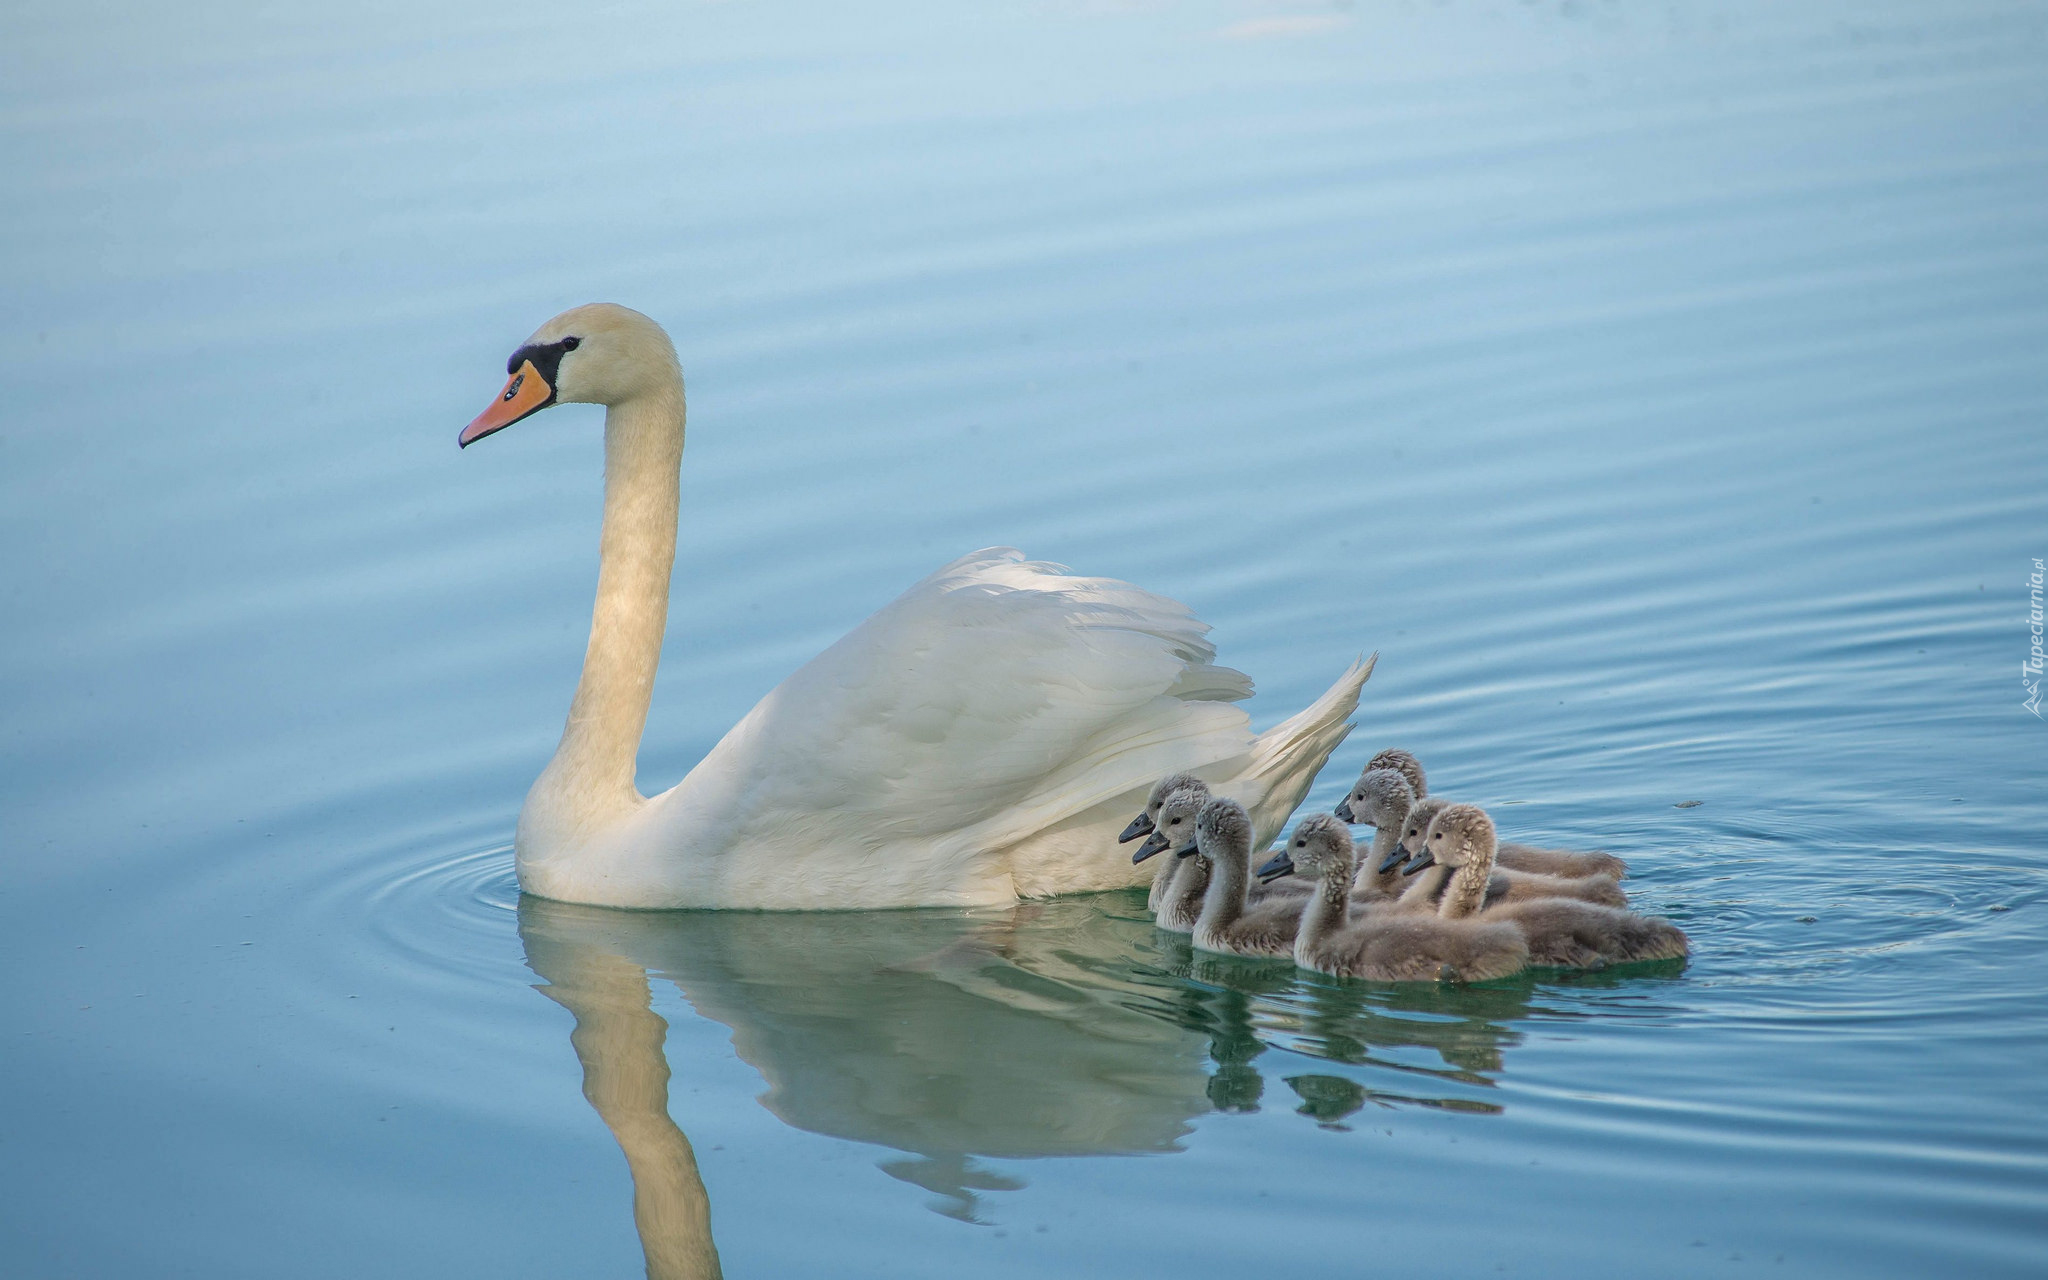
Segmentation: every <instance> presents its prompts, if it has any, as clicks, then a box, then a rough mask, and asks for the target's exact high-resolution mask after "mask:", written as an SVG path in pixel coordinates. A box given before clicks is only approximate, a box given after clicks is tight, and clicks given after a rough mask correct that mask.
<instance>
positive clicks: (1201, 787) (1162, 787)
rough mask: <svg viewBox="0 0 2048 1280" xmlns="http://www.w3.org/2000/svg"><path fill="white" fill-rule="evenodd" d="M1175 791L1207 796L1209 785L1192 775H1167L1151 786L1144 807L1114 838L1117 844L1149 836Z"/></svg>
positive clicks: (1157, 824)
mask: <svg viewBox="0 0 2048 1280" xmlns="http://www.w3.org/2000/svg"><path fill="white" fill-rule="evenodd" d="M1176 791H1193V792H1196V793H1198V794H1200V795H1203V796H1206V795H1208V794H1209V784H1208V783H1206V782H1204V781H1202V780H1201V779H1200V778H1197V777H1196V776H1195V775H1194V774H1192V773H1169V774H1167V775H1166V776H1165V777H1163V778H1161V779H1160V780H1159V781H1158V782H1156V783H1154V784H1153V786H1152V793H1151V794H1150V795H1148V796H1146V797H1145V807H1144V809H1143V810H1141V811H1140V812H1139V814H1138V816H1137V817H1135V818H1132V819H1131V825H1130V826H1128V827H1125V828H1124V831H1123V834H1122V835H1120V836H1118V837H1117V838H1116V842H1117V843H1118V844H1129V843H1130V842H1131V841H1133V840H1136V839H1137V838H1138V837H1139V836H1145V835H1150V834H1152V832H1153V831H1154V830H1155V829H1156V828H1157V827H1158V826H1159V811H1160V810H1161V809H1162V808H1164V807H1165V806H1166V798H1167V797H1168V796H1170V795H1172V794H1173V793H1174V792H1176Z"/></svg>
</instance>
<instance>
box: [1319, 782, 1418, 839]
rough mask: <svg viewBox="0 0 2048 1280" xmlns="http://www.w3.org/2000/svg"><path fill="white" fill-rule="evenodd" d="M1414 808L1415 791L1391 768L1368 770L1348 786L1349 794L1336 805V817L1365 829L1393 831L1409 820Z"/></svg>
mask: <svg viewBox="0 0 2048 1280" xmlns="http://www.w3.org/2000/svg"><path fill="white" fill-rule="evenodd" d="M1414 807H1415V792H1414V790H1413V789H1412V788H1410V787H1409V785H1408V779H1406V778H1404V777H1402V776H1401V774H1400V773H1399V772H1397V771H1395V770H1393V769H1367V770H1366V771H1365V772H1364V773H1361V774H1359V775H1358V781H1357V782H1355V783H1353V784H1352V785H1351V794H1350V795H1348V796H1346V797H1344V803H1342V804H1340V805H1338V806H1337V813H1336V817H1337V818H1338V819H1339V820H1340V821H1343V822H1356V823H1358V824H1359V825H1360V826H1366V827H1388V828H1391V829H1393V830H1395V831H1399V830H1400V829H1401V824H1402V823H1404V822H1406V821H1407V820H1408V811H1409V810H1410V809H1412V808H1414Z"/></svg>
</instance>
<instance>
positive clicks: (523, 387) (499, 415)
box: [455, 360, 555, 449]
mask: <svg viewBox="0 0 2048 1280" xmlns="http://www.w3.org/2000/svg"><path fill="white" fill-rule="evenodd" d="M554 402H555V389H554V388H553V387H551V386H549V385H548V380H547V379H546V378H543V377H541V376H540V370H538V369H536V368H534V367H533V361H531V360H526V361H522V362H521V363H520V365H519V371H518V372H517V373H515V374H513V375H512V377H511V379H510V380H508V381H507V382H506V383H505V389H504V390H503V391H501V392H499V393H498V398H497V399H496V400H493V401H491V407H490V408H488V409H486V410H484V411H483V412H482V413H480V414H478V415H476V419H475V421H473V422H471V423H470V424H469V425H468V426H466V427H464V428H463V429H462V434H461V435H459V436H457V437H455V443H456V444H457V445H459V446H461V447H462V448H465V449H467V448H468V447H469V446H471V445H473V444H475V443H476V442H477V441H479V440H481V439H483V438H484V437H485V436H487V435H489V434H491V432H493V431H503V430H504V429H505V428H506V427H509V426H511V425H512V424H513V423H515V422H517V421H519V420H520V419H521V418H524V417H527V416H529V415H531V414H536V413H539V412H540V411H541V410H542V409H545V408H547V407H548V406H549V405H551V404H553V403H554Z"/></svg>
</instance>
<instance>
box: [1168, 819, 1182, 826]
mask: <svg viewBox="0 0 2048 1280" xmlns="http://www.w3.org/2000/svg"><path fill="white" fill-rule="evenodd" d="M1166 825H1167V826H1169V827H1177V826H1179V825H1180V819H1179V818H1169V819H1168V820H1167V823H1166Z"/></svg>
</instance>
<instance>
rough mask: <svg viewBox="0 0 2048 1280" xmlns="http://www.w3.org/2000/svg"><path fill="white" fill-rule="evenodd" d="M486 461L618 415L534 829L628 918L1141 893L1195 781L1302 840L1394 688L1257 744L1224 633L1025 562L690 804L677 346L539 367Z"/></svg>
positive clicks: (773, 698) (605, 348) (645, 323)
mask: <svg viewBox="0 0 2048 1280" xmlns="http://www.w3.org/2000/svg"><path fill="white" fill-rule="evenodd" d="M507 369H508V372H509V373H510V374H511V375H512V376H511V379H510V381H508V382H507V384H506V387H505V390H504V391H503V393H501V395H500V396H499V398H498V400H497V401H495V402H494V403H493V404H492V406H491V407H490V408H488V409H486V410H485V411H484V412H483V413H482V414H480V415H479V416H478V417H477V419H476V420H475V421H474V422H472V423H471V424H470V425H469V426H468V427H467V428H465V429H464V430H463V432H462V435H461V443H462V444H464V445H468V444H471V443H474V442H475V441H476V440H479V439H482V438H483V437H485V436H487V435H490V434H492V433H493V432H496V431H498V430H501V429H503V428H504V427H507V426H510V425H511V424H512V423H513V422H516V421H518V420H520V419H521V418H523V417H526V416H528V415H530V414H532V413H536V412H538V411H540V410H541V409H545V408H547V407H548V406H549V405H552V404H555V403H561V402H570V401H580V402H586V403H597V404H603V405H605V406H606V415H605V495H604V525H603V533H602V539H601V554H600V564H599V570H598V587H597V601H596V605H595V607H594V609H593V611H592V617H591V631H590V644H589V648H588V649H587V651H586V653H585V657H584V664H583V672H582V676H581V678H580V680H579V682H578V684H577V688H576V694H575V697H574V699H573V700H572V701H571V703H570V710H569V717H568V723H567V725H566V727H565V728H564V729H563V732H562V738H561V742H560V744H559V745H558V746H557V748H556V750H555V754H554V756H553V758H552V759H550V760H549V762H548V764H547V767H546V768H545V769H543V770H542V771H541V774H540V777H539V779H538V780H536V781H535V783H534V784H533V787H532V789H531V790H530V791H529V792H528V793H527V797H526V803H525V805H524V806H523V807H522V808H521V810H520V815H519V829H518V835H517V838H516V840H515V844H514V848H515V851H516V858H517V863H518V873H519V883H520V886H521V888H523V889H525V890H526V891H527V892H529V893H534V894H538V895H540V896H542V897H548V898H556V899H561V900H565V901H572V902H584V903H593V904H598V905H605V906H620V907H647V908H662V907H743V908H762V909H805V908H868V907H909V906H938V905H980V904H999V903H1004V902H1009V901H1013V900H1015V899H1017V898H1024V897H1039V896H1045V895H1050V894H1055V893H1065V892H1074V891H1083V890H1096V889H1111V888H1121V887H1125V886H1127V885H1130V884H1134V883H1136V882H1137V878H1138V877H1139V876H1140V875H1141V874H1142V873H1141V872H1139V871H1138V870H1137V869H1136V868H1134V867H1133V866H1131V865H1130V863H1129V862H1128V860H1126V859H1123V858H1120V857H1116V856H1114V854H1113V852H1111V850H1112V848H1113V844H1112V841H1113V837H1114V836H1115V834H1116V831H1117V828H1118V826H1119V824H1120V819H1121V816H1122V815H1125V814H1128V813H1129V812H1130V809H1131V807H1132V806H1133V804H1134V803H1135V802H1136V801H1137V799H1138V797H1139V796H1141V795H1142V793H1143V790H1144V788H1145V786H1146V785H1147V783H1148V782H1149V781H1150V780H1151V779H1154V778H1157V777H1158V776H1160V775H1161V774H1162V773H1166V772H1170V771H1174V770H1180V769H1191V770H1196V771H1198V772H1199V773H1200V774H1201V775H1202V776H1204V777H1206V778H1208V779H1209V780H1210V781H1211V783H1212V785H1214V786H1216V787H1217V789H1218V790H1219V791H1221V792H1223V793H1225V794H1229V795H1233V796H1236V797H1238V798H1239V799H1241V800H1242V801H1243V803H1244V804H1245V806H1246V807H1247V809H1248V810H1249V811H1250V812H1251V813H1252V814H1254V815H1255V820H1256V821H1257V822H1258V823H1259V824H1261V825H1262V826H1263V827H1264V829H1266V830H1267V831H1268V833H1269V834H1268V838H1269V839H1270V833H1271V832H1277V831H1278V830H1279V827H1280V825H1281V823H1283V822H1284V821H1285V819H1286V817H1287V814H1288V813H1289V812H1290V811H1291V810H1292V809H1293V807H1294V806H1295V805H1296V804H1298V803H1299V802H1300V799H1301V797H1302V795H1304V794H1305V793H1306V791H1307V789H1308V787H1309V785H1310V783H1311V782H1312V781H1313V780H1314V777H1315V774H1316V772H1317V770H1318V769H1320V768H1321V766H1322V763H1323V761H1324V760H1325V759H1326V758H1327V757H1328V755H1329V753H1330V751H1331V750H1332V749H1333V748H1335V746H1336V745H1337V744H1338V743H1339V742H1340V741H1342V740H1343V738H1344V736H1345V735H1346V734H1347V733H1348V732H1349V731H1350V725H1349V723H1348V721H1347V717H1348V716H1349V715H1350V713H1351V712H1352V710H1353V709H1355V707H1356V706H1357V700H1358V693H1359V689H1360V687H1361V686H1362V685H1363V684H1364V682H1365V680H1366V678H1367V677H1368V676H1369V675H1370V673H1371V663H1370V662H1369V661H1368V662H1360V663H1355V664H1353V666H1352V667H1351V669H1350V670H1348V671H1347V672H1345V674H1344V675H1343V676H1342V677H1341V678H1339V679H1338V681H1337V682H1336V684H1335V685H1333V686H1332V687H1331V688H1330V690H1329V691H1328V692H1327V693H1325V694H1324V695H1323V696H1322V697H1321V698H1320V699H1318V700H1317V701H1316V702H1315V703H1314V704H1313V705H1312V706H1310V707H1309V708H1307V709H1306V710H1304V711H1303V712H1301V713H1300V714H1298V715H1296V716H1294V717H1293V718H1291V719H1289V720H1287V721H1285V722H1283V723H1282V724H1280V725H1278V726H1275V727H1274V728H1273V729H1270V730H1268V731H1267V732H1265V733H1263V734H1258V735H1254V734H1253V733H1252V732H1251V729H1250V723H1249V718H1248V717H1247V716H1246V714H1245V712H1244V711H1243V710H1242V709H1241V708H1240V707H1238V706H1236V705H1235V704H1236V702H1237V701H1238V700H1240V699H1242V698H1244V697H1246V696H1248V695H1249V694H1250V692H1251V682H1250V681H1249V680H1248V679H1247V678H1246V677H1245V676H1244V675H1243V674H1241V673H1239V672H1237V671H1233V670H1231V669H1230V668H1228V667H1222V666H1218V665H1216V664H1215V663H1214V662H1213V661H1212V659H1213V658H1214V656H1215V650H1214V647H1213V646H1212V645H1210V644H1209V642H1208V641H1207V640H1206V639H1205V633H1206V632H1207V630H1208V628H1207V627H1206V626H1205V625H1204V624H1203V623H1201V622H1199V621H1197V620H1196V619H1195V618H1194V617H1193V616H1191V615H1190V613H1189V611H1188V610H1187V609H1186V608H1185V607H1184V606H1182V605H1180V604H1178V603H1176V602H1174V601H1172V600H1169V599H1166V598H1165V597H1163V596H1158V595H1154V594H1152V593H1151V592H1147V591H1144V590H1141V589H1139V588H1137V587H1134V586H1130V585H1129V584H1126V583H1122V582H1117V581H1113V580H1110V579H1106V578H1083V577H1076V576H1072V575H1069V574H1067V573H1065V572H1064V571H1062V570H1061V569H1060V568H1059V567H1058V566H1054V565H1050V564H1043V563H1037V562H1032V561H1028V560H1026V559H1025V558H1024V556H1023V555H1022V553H1020V552H1017V551H1013V550H1009V549H1007V548H992V549H988V550H984V551H977V552H974V553H971V554H969V555H966V556H962V557H961V558H960V559H958V560H955V561H953V562H952V563H951V564H948V565H945V566H943V567H941V568H940V569H939V570H938V571H937V572H935V573H933V574H932V575H930V576H929V577H927V578H925V579H924V580H923V581H921V582H919V583H917V584H916V585H914V586H912V587H911V588H910V589H909V590H908V591H906V592H904V594H903V595H901V596H900V597H898V598H897V599H896V600H895V601H893V602H892V603H890V604H888V605H885V606H884V607H883V608H882V609H881V610H880V611H879V612H877V613H876V614H875V615H874V616H872V617H870V618H869V619H868V620H867V621H865V622H863V623H862V624H861V625H860V626H858V627H856V628H854V630H853V631H851V632H850V633H848V634H847V635H846V636H845V637H843V638H842V639H840V640H839V641H838V642H837V643H835V644H833V645H832V646H831V647H829V648H828V649H826V650H825V651H824V652H823V653H821V654H819V655H818V656H817V657H816V658H814V659H812V660H811V661H810V662H809V663H807V664H805V665H804V666H803V667H802V668H800V669H799V670H798V671H796V672H795V673H794V674H792V675H791V676H790V677H789V678H788V679H786V680H784V681H783V682H782V684H780V685H779V686H777V687H776V688H775V689H774V690H773V691H771V692H770V693H769V694H768V695H767V696H766V697H765V698H763V699H762V700H761V702H760V703H759V704H758V705H756V706H755V707H754V709H753V710H752V711H750V712H748V713H747V715H746V716H745V717H743V718H742V719H741V720H740V722H739V723H738V724H737V725H735V726H734V727H733V728H732V730H731V731H730V732H728V733H727V734H726V735H725V736H724V738H722V739H720V741H719V742H718V744H717V745H716V746H714V747H713V748H712V749H711V751H710V752H709V753H708V754H707V755H706V756H705V757H704V759H703V760H701V761H700V762H699V763H698V764H697V766H696V768H694V769H692V770H691V771H690V773H689V775H688V776H687V777H685V778H684V779H683V780H682V781H681V782H680V783H678V784H677V785H676V786H674V787H673V788H671V789H670V790H668V791H666V792H663V793H661V794H659V795H656V796H653V797H651V798H648V797H643V796H642V795H641V794H640V792H639V790H638V787H637V786H636V780H635V758H636V756H637V754H638V750H639V743H640V737H641V732H642V730H643V729H644V728H645V725H646V719H647V708H648V700H649V697H650V696H651V694H652V690H653V684H654V673H655V668H656V666H657V664H658V663H659V661H660V657H661V640H662V634H663V630H664V628H665V626H666V623H667V617H668V588H669V575H670V570H671V569H672V567H673V564H674V559H675V537H676V518H677V512H678V503H679V494H680V489H679V478H678V469H679V466H680V463H681V459H682V450H683V437H684V414H685V411H684V399H683V382H682V372H681V366H680V364H679V363H678V361H677V360H676V356H675V350H674V347H673V346H672V345H671V344H670V342H669V339H668V335H667V334H666V333H664V332H663V331H662V329H661V327H660V326H659V325H657V324H656V323H655V322H654V321H652V320H650V319H648V318H647V317H646V316H643V315H641V314H640V313H638V312H636V311H631V310H628V309H627V308H624V307H619V306H613V305H610V304H595V305H592V306H586V307H577V308H575V309H573V310H570V311H566V312H564V313H563V314H561V315H559V316H557V317H555V318H554V319H553V320H550V321H549V322H548V323H547V324H545V325H543V326H542V327H541V328H540V330H539V331H538V332H536V333H535V334H534V335H533V337H532V338H530V339H529V340H528V341H527V343H526V344H525V345H524V346H522V347H521V348H520V349H519V350H518V351H517V352H515V353H514V355H513V357H512V360H511V361H510V362H508V365H507Z"/></svg>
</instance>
